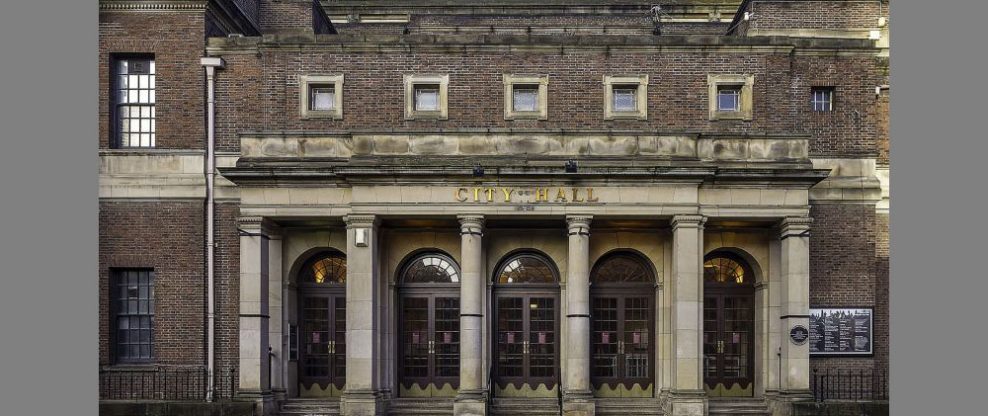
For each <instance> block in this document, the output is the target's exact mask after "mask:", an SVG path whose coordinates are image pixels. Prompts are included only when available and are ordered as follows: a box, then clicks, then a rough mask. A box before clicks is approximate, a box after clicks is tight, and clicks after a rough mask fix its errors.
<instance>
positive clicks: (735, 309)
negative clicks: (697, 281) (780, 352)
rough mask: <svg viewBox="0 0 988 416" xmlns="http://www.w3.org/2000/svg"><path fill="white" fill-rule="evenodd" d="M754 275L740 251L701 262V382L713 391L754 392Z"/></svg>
mask: <svg viewBox="0 0 988 416" xmlns="http://www.w3.org/2000/svg"><path fill="white" fill-rule="evenodd" d="M754 337H755V275H754V273H753V272H752V269H751V265H749V264H748V262H746V261H745V260H744V259H743V258H742V257H741V256H738V255H736V254H734V253H730V252H726V251H715V252H712V253H710V254H708V255H707V256H706V258H705V259H704V263H703V384H704V389H705V390H706V391H707V395H709V396H711V397H738V396H742V397H743V396H752V395H753V393H754V369H755V354H754V345H755V344H754Z"/></svg>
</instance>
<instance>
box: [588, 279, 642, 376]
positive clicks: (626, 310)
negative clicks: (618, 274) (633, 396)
mask: <svg viewBox="0 0 988 416" xmlns="http://www.w3.org/2000/svg"><path fill="white" fill-rule="evenodd" d="M649 290H652V289H651V287H646V288H644V289H643V290H637V291H635V290H610V291H608V290H601V291H595V292H593V293H592V294H591V301H590V302H591V328H592V329H591V334H590V336H591V339H590V346H591V350H590V351H591V352H590V366H591V369H590V370H591V371H590V376H591V383H592V384H593V386H594V389H595V390H602V389H605V388H606V389H607V390H608V391H611V392H614V391H618V388H619V386H621V385H623V386H624V389H623V390H622V391H634V389H635V384H637V385H638V387H637V388H638V389H640V390H645V389H648V386H649V385H651V384H652V380H653V372H654V371H653V367H654V364H653V363H654V350H655V348H654V345H655V344H653V339H654V336H653V328H654V327H655V320H654V319H653V317H654V316H655V312H654V306H653V298H654V296H652V295H651V294H643V291H644V292H648V291H649ZM605 385H606V387H605Z"/></svg>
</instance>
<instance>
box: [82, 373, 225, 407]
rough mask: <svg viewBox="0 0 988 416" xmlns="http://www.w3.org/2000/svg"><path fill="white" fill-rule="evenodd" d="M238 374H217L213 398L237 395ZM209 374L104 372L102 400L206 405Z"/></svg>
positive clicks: (100, 385) (101, 377) (100, 380)
mask: <svg viewBox="0 0 988 416" xmlns="http://www.w3.org/2000/svg"><path fill="white" fill-rule="evenodd" d="M237 381H238V379H237V372H236V369H233V368H231V369H230V370H229V371H226V372H220V371H218V372H216V380H215V381H214V384H213V386H214V390H213V398H214V399H216V400H221V399H229V398H232V397H233V396H234V395H235V394H236V393H237ZM208 383H209V370H207V369H205V368H150V369H129V368H128V369H100V371H99V398H100V400H175V401H205V400H206V386H207V384H208Z"/></svg>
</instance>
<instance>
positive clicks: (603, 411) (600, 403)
mask: <svg viewBox="0 0 988 416" xmlns="http://www.w3.org/2000/svg"><path fill="white" fill-rule="evenodd" d="M595 414H596V415H598V416H626V415H631V416H645V415H661V414H662V406H661V404H660V403H659V401H658V400H657V399H638V398H625V399H597V403H596V408H595Z"/></svg>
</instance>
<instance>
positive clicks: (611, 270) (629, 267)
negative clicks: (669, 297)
mask: <svg viewBox="0 0 988 416" xmlns="http://www.w3.org/2000/svg"><path fill="white" fill-rule="evenodd" d="M590 276H591V279H592V281H593V282H594V283H652V281H653V273H652V269H651V268H650V267H649V266H648V264H646V263H645V259H643V258H642V257H641V256H639V255H637V254H633V253H628V252H617V253H614V254H608V255H606V256H605V257H603V258H602V259H600V260H598V261H597V264H596V265H594V268H593V271H592V272H591V273H590Z"/></svg>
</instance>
